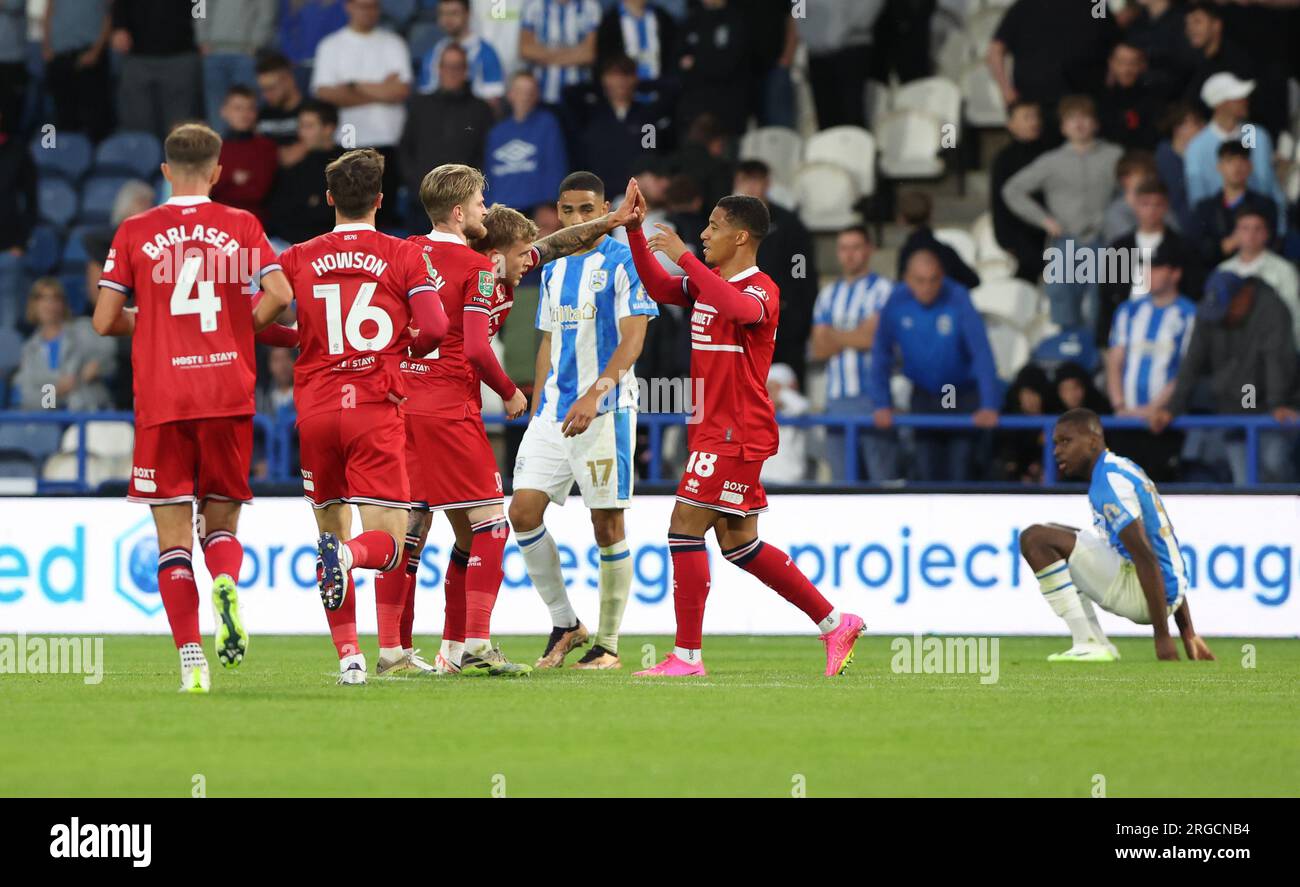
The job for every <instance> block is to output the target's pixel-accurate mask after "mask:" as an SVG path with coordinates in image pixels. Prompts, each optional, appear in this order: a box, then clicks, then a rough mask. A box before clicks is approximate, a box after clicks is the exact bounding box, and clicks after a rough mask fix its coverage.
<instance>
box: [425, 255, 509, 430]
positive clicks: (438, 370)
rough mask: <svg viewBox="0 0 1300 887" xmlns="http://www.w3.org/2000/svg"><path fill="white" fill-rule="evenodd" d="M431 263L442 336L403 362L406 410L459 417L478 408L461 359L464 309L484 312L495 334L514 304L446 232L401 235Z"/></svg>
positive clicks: (483, 259) (473, 376)
mask: <svg viewBox="0 0 1300 887" xmlns="http://www.w3.org/2000/svg"><path fill="white" fill-rule="evenodd" d="M407 239H408V240H409V241H411V242H412V243H415V244H419V246H420V249H421V250H422V251H423V253H424V255H425V256H426V257H428V259H429V261H430V264H431V265H432V266H433V274H432V281H433V286H434V288H435V289H436V290H437V291H438V295H439V297H440V298H441V299H442V308H443V311H445V312H446V314H447V335H445V336H444V337H443V339H442V343H441V345H439V347H438V348H437V350H435V351H433V352H432V353H431V354H429V355H427V356H419V355H417V356H415V357H413V358H412V359H411V360H408V361H404V362H403V364H402V371H403V374H404V376H405V380H406V394H407V397H408V398H409V399H408V400H407V402H406V411H407V412H408V413H413V414H415V415H419V416H436V417H439V418H446V419H462V418H464V417H466V416H477V415H479V413H480V412H481V411H482V398H481V397H480V391H479V378H478V373H476V372H475V371H474V367H473V366H471V365H470V362H469V360H467V359H466V357H465V312H466V311H481V312H483V313H485V314H487V315H489V318H490V320H489V330H490V332H491V333H493V334H495V333H496V330H497V329H498V328H499V327H500V325H501V322H502V321H503V320H505V316H506V314H507V313H509V310H510V306H511V305H512V304H514V294H513V292H511V290H510V288H509V287H504V288H501V287H498V286H497V281H496V275H495V274H494V273H493V271H492V263H491V262H490V261H489V260H488V258H487V256H485V255H483V254H482V253H477V252H475V251H474V250H472V249H471V248H470V247H469V246H468V245H467V244H465V242H464V241H462V240H461V239H460V238H458V237H456V236H455V235H452V234H444V233H442V232H441V231H432V232H430V233H428V234H418V235H415V236H413V237H409V238H407Z"/></svg>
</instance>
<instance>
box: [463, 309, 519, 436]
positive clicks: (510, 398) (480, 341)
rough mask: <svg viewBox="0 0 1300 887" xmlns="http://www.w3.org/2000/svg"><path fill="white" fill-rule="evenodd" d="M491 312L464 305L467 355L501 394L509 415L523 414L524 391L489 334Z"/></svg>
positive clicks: (475, 368) (481, 374)
mask: <svg viewBox="0 0 1300 887" xmlns="http://www.w3.org/2000/svg"><path fill="white" fill-rule="evenodd" d="M488 321H489V317H488V313H487V312H486V311H481V310H476V309H472V308H466V309H465V315H464V324H465V359H466V360H468V361H469V363H470V366H472V367H474V370H475V371H476V372H477V373H478V375H479V378H480V379H482V380H483V381H484V382H486V383H487V386H488V387H489V388H491V389H492V390H493V391H495V392H496V393H497V394H498V395H500V397H501V399H502V400H503V401H505V404H506V416H508V417H509V418H511V419H513V418H515V417H516V416H520V415H523V412H524V410H526V409H527V408H528V401H527V400H525V399H524V394H523V392H522V391H520V390H519V387H518V386H517V385H515V383H514V382H512V381H510V377H509V376H508V375H506V371H505V370H503V369H502V368H501V363H500V362H499V361H498V360H497V356H496V354H495V353H493V351H492V340H491V338H490V336H489V335H488Z"/></svg>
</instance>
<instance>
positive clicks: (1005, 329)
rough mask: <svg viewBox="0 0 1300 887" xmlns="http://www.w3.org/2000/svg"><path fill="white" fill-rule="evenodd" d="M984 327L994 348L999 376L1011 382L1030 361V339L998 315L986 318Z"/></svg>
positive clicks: (990, 344)
mask: <svg viewBox="0 0 1300 887" xmlns="http://www.w3.org/2000/svg"><path fill="white" fill-rule="evenodd" d="M984 328H985V330H986V331H987V332H988V337H989V347H990V348H991V349H993V360H994V362H995V363H996V364H997V367H998V378H1000V379H1002V380H1003V381H1006V382H1009V381H1011V380H1012V379H1014V378H1015V377H1016V373H1018V372H1020V368H1021V367H1023V366H1024V365H1025V364H1026V363H1028V361H1029V340H1028V339H1026V338H1025V334H1024V333H1022V332H1021V331H1020V330H1018V329H1016V328H1015V327H1014V326H1012V325H1011V324H1009V323H1004V322H1003V321H1001V320H999V319H998V318H996V317H990V318H986V320H985V322H984Z"/></svg>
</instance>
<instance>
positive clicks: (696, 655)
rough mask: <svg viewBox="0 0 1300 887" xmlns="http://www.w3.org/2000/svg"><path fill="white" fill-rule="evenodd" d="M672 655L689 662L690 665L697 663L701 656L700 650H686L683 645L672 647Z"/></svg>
mask: <svg viewBox="0 0 1300 887" xmlns="http://www.w3.org/2000/svg"><path fill="white" fill-rule="evenodd" d="M673 655H674V656H676V657H677V658H678V659H680V660H682V661H683V662H689V663H690V664H691V665H699V664H700V659H701V658H702V657H703V655H704V654H703V651H701V650H687V649H686V648H685V647H673Z"/></svg>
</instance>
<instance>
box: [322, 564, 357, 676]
mask: <svg viewBox="0 0 1300 887" xmlns="http://www.w3.org/2000/svg"><path fill="white" fill-rule="evenodd" d="M316 575H317V581H318V582H319V581H320V570H319V569H317V571H316ZM347 583H348V593H347V595H346V596H345V597H344V598H343V606H341V607H339V608H338V609H337V610H326V611H325V618H326V619H327V620H329V624H330V638H331V639H332V640H333V641H334V649H335V650H338V653H339V658H340V659H342V658H343V657H345V656H351V655H353V654H354V653H360V652H361V643H360V642H359V641H358V640H357V587H356V586H355V585H353V584H352V573H351V572H349V573H348V574H347Z"/></svg>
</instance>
